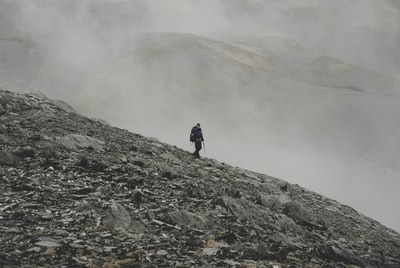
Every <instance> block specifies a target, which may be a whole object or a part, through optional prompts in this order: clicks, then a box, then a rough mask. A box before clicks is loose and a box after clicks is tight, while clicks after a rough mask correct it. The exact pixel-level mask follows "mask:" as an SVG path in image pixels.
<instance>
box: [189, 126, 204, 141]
mask: <svg viewBox="0 0 400 268" xmlns="http://www.w3.org/2000/svg"><path fill="white" fill-rule="evenodd" d="M191 135H193V137H194V139H193V141H204V138H203V132H202V131H201V128H199V127H196V126H194V127H193V128H192V132H191Z"/></svg>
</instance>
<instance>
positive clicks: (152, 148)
mask: <svg viewBox="0 0 400 268" xmlns="http://www.w3.org/2000/svg"><path fill="white" fill-rule="evenodd" d="M0 119H1V120H0V131H1V132H0V146H1V147H0V192H1V195H0V231H1V233H2V235H1V236H0V263H1V264H2V265H3V267H43V266H45V267H105V268H108V267H400V235H399V234H398V233H396V232H394V231H393V230H390V229H388V228H386V227H384V226H382V225H381V224H379V223H378V222H376V221H375V220H373V219H371V218H368V217H366V216H363V215H361V214H359V213H358V212H357V211H355V210H354V209H352V208H350V207H348V206H345V205H342V204H340V203H338V202H336V201H334V200H331V199H329V198H326V197H324V196H321V195H318V194H317V193H314V192H310V191H308V190H306V189H304V188H302V187H300V186H298V185H292V184H289V183H287V182H285V181H283V180H280V179H277V178H273V177H270V176H267V175H264V174H259V173H255V172H251V171H248V170H244V169H241V168H237V167H231V166H229V165H227V164H224V163H220V162H218V161H216V160H214V159H207V158H203V159H201V160H194V159H193V157H192V155H191V154H190V153H189V152H187V151H184V150H182V149H180V148H177V147H174V146H171V145H168V144H164V143H161V142H159V141H157V140H156V139H151V138H146V137H143V136H141V135H138V134H134V133H131V132H129V131H127V130H123V129H118V128H115V127H111V126H109V125H107V124H104V123H103V122H101V121H98V120H92V119H89V118H85V117H83V116H81V115H79V114H77V113H76V112H75V111H74V110H73V109H72V108H71V107H69V106H68V105H67V104H65V103H62V102H55V101H53V100H50V99H47V98H46V97H45V96H43V95H41V94H34V93H31V92H28V93H12V92H9V91H3V90H0Z"/></svg>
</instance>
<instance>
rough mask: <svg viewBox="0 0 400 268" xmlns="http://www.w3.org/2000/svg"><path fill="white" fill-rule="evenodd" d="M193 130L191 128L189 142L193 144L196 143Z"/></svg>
mask: <svg viewBox="0 0 400 268" xmlns="http://www.w3.org/2000/svg"><path fill="white" fill-rule="evenodd" d="M193 130H194V128H192V130H191V131H190V141H191V142H195V141H196V137H195V135H194V131H193Z"/></svg>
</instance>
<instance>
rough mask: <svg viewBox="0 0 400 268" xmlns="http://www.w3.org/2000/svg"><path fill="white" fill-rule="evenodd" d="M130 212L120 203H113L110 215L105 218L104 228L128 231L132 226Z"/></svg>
mask: <svg viewBox="0 0 400 268" xmlns="http://www.w3.org/2000/svg"><path fill="white" fill-rule="evenodd" d="M131 220H132V219H131V216H130V215H129V212H128V211H127V210H126V209H125V208H124V207H123V206H122V205H120V204H119V203H118V202H116V201H114V200H113V201H112V204H111V207H110V211H109V213H108V214H107V215H106V216H105V217H104V218H103V220H102V222H103V224H104V226H106V227H108V228H110V229H114V230H118V229H127V228H129V226H130V225H131Z"/></svg>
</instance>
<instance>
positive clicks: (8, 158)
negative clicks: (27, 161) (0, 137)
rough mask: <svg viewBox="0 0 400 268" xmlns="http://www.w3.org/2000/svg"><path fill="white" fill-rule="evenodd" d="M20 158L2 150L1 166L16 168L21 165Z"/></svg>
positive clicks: (0, 156)
mask: <svg viewBox="0 0 400 268" xmlns="http://www.w3.org/2000/svg"><path fill="white" fill-rule="evenodd" d="M19 162H20V158H19V157H18V156H16V155H14V154H13V153H10V152H7V151H4V150H0V165H6V166H12V167H15V166H17V165H18V164H19Z"/></svg>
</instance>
